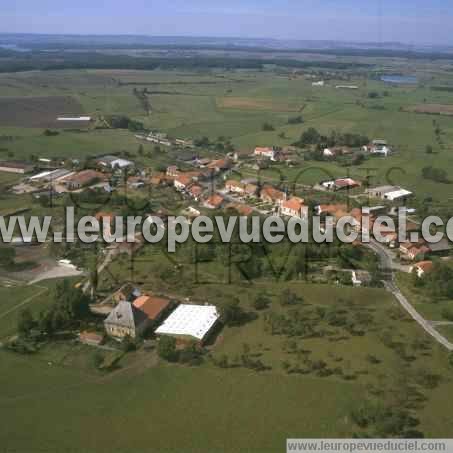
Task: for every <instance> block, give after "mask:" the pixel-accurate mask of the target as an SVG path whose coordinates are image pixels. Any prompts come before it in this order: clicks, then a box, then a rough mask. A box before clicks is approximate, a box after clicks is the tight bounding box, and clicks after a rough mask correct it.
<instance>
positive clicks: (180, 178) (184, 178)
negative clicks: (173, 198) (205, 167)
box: [175, 175, 192, 186]
mask: <svg viewBox="0 0 453 453" xmlns="http://www.w3.org/2000/svg"><path fill="white" fill-rule="evenodd" d="M175 181H177V182H179V183H180V184H182V185H184V186H188V185H189V184H190V183H191V182H192V178H191V177H190V176H187V175H179V176H177V177H176V179H175Z"/></svg>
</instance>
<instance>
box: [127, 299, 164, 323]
mask: <svg viewBox="0 0 453 453" xmlns="http://www.w3.org/2000/svg"><path fill="white" fill-rule="evenodd" d="M169 304H170V301H169V300H168V299H165V298H163V297H154V296H140V297H138V298H137V299H135V301H134V303H133V305H134V307H135V308H138V309H139V310H141V311H142V312H143V313H145V314H146V316H148V318H149V319H151V320H155V319H157V318H158V317H159V315H160V314H161V313H162V312H163V311H164V310H165V309H166V308H167V307H168V305H169Z"/></svg>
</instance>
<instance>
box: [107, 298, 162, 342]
mask: <svg viewBox="0 0 453 453" xmlns="http://www.w3.org/2000/svg"><path fill="white" fill-rule="evenodd" d="M169 306H170V300H168V299H166V298H162V297H155V296H150V295H142V296H139V297H138V298H136V299H135V300H134V301H133V302H129V301H121V302H119V303H118V305H117V306H116V307H115V308H114V309H113V310H112V311H111V312H110V314H109V316H108V317H107V319H106V320H105V321H104V327H105V330H106V332H107V334H108V335H109V336H111V337H113V338H116V339H123V338H124V337H126V336H129V337H131V338H137V337H138V336H140V335H141V334H143V332H144V331H145V330H146V329H147V328H149V327H150V326H153V325H155V324H156V323H157V322H158V321H159V320H161V319H162V317H163V316H164V315H165V313H166V311H167V309H168V308H169Z"/></svg>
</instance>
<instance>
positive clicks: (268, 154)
mask: <svg viewBox="0 0 453 453" xmlns="http://www.w3.org/2000/svg"><path fill="white" fill-rule="evenodd" d="M253 154H254V155H255V156H257V157H265V158H266V159H270V160H276V157H277V154H278V151H277V150H276V149H275V148H274V147H261V146H257V147H256V148H255V151H254V152H253Z"/></svg>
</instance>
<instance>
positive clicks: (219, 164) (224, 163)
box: [207, 159, 233, 173]
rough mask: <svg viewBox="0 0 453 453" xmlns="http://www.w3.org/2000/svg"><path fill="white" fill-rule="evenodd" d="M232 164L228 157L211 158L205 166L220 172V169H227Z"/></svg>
mask: <svg viewBox="0 0 453 453" xmlns="http://www.w3.org/2000/svg"><path fill="white" fill-rule="evenodd" d="M232 166H233V164H232V162H231V161H230V160H229V159H219V160H213V161H212V162H210V163H209V164H208V165H207V168H209V169H210V170H212V171H214V172H216V173H220V172H222V171H227V170H229V169H231V167H232Z"/></svg>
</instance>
